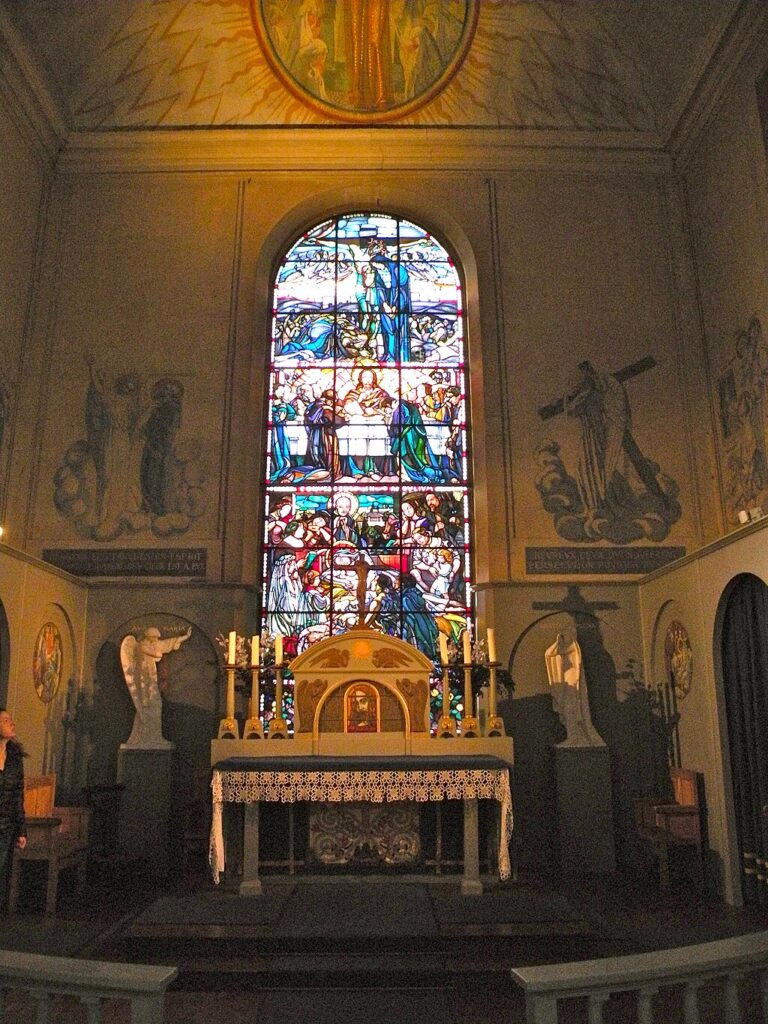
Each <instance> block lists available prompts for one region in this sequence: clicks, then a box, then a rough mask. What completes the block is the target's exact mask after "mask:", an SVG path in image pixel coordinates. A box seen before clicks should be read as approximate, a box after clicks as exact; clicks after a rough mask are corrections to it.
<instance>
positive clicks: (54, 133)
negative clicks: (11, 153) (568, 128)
mask: <svg viewBox="0 0 768 1024" xmlns="http://www.w3.org/2000/svg"><path fill="white" fill-rule="evenodd" d="M0 96H2V98H3V99H4V100H5V103H6V105H7V107H8V110H9V112H10V113H11V114H12V116H13V117H14V119H15V120H16V122H17V124H18V125H19V127H20V129H21V130H22V131H24V133H25V136H26V137H27V138H28V139H29V141H30V142H31V143H32V144H33V145H34V146H35V148H36V150H37V151H38V153H39V155H40V156H41V157H42V159H43V161H44V163H45V164H46V165H47V167H48V168H49V169H50V168H52V167H53V166H54V165H55V163H56V160H57V157H58V155H59V152H60V151H61V149H62V146H63V145H64V141H65V139H66V137H67V125H66V118H65V117H64V113H63V111H62V109H61V107H60V105H59V103H58V102H57V100H56V99H55V98H54V96H53V94H52V93H51V91H50V89H49V88H48V86H47V84H46V82H45V79H44V77H43V75H42V74H41V73H40V71H39V69H38V67H37V66H36V64H35V62H34V61H33V60H32V58H31V57H30V55H29V51H28V50H27V47H26V46H25V44H24V43H23V41H22V40H21V37H20V36H19V33H18V32H17V30H16V28H15V26H14V25H13V23H12V22H11V19H10V18H9V17H8V14H7V13H6V11H5V10H3V7H2V5H0Z"/></svg>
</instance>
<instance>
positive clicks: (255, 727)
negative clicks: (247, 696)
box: [243, 665, 264, 740]
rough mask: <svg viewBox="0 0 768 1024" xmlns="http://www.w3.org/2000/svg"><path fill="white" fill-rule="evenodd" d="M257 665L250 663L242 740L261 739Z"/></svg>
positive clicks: (262, 730) (262, 734)
mask: <svg viewBox="0 0 768 1024" xmlns="http://www.w3.org/2000/svg"><path fill="white" fill-rule="evenodd" d="M259 672H260V669H259V666H258V665H251V700H250V710H249V714H248V721H247V722H246V723H245V724H244V725H243V739H244V740H263V739H264V726H263V725H262V724H261V718H260V717H259Z"/></svg>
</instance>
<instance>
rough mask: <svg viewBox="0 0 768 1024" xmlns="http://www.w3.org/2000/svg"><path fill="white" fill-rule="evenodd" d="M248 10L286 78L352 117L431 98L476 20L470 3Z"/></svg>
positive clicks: (268, 3)
mask: <svg viewBox="0 0 768 1024" xmlns="http://www.w3.org/2000/svg"><path fill="white" fill-rule="evenodd" d="M251 9H252V13H253V23H254V27H255V28H256V32H257V35H258V37H259V39H260V41H261V43H262V46H263V48H264V52H265V54H266V56H267V58H268V59H269V60H270V62H271V63H272V65H273V67H274V69H275V71H276V72H277V73H278V75H279V76H280V77H281V78H283V80H284V81H285V83H286V84H287V85H289V86H293V87H294V91H298V92H299V94H300V95H304V96H306V97H307V99H308V100H310V101H312V103H313V105H317V106H320V107H321V108H322V109H323V110H324V111H326V112H329V113H332V114H335V115H337V116H341V117H345V116H346V115H350V117H349V119H352V120H358V119H361V118H363V117H364V119H366V120H377V119H382V118H386V117H387V116H388V115H389V116H391V113H390V112H393V111H397V110H398V109H402V108H404V107H405V108H411V107H414V106H415V105H418V103H419V102H424V100H425V99H427V98H429V96H430V95H433V94H434V93H435V92H436V91H437V90H438V89H439V88H440V87H441V86H442V85H443V84H445V82H447V80H448V79H449V77H450V75H451V73H452V72H453V71H454V70H455V69H456V68H457V67H458V65H459V63H460V62H461V60H462V59H463V57H464V55H465V54H466V52H467V50H468V48H469V44H470V42H471V39H472V34H473V31H474V27H475V23H476V20H477V8H476V5H474V4H470V3H469V0H337V2H335V3H334V2H332V0H253V2H252V5H251Z"/></svg>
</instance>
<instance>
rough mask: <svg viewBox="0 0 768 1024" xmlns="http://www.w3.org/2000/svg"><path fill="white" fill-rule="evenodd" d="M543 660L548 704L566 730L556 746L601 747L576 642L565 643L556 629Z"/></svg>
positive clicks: (602, 745)
mask: <svg viewBox="0 0 768 1024" xmlns="http://www.w3.org/2000/svg"><path fill="white" fill-rule="evenodd" d="M544 660H545V661H546V663H547V675H548V677H549V685H550V689H551V692H552V707H553V708H554V710H555V712H556V713H557V715H558V716H559V718H560V721H561V722H562V724H563V725H564V726H565V731H566V734H567V735H566V737H565V739H564V740H563V742H562V743H560V744H558V746H561V747H604V746H605V743H604V742H603V740H602V738H601V737H600V734H599V733H598V732H597V730H596V729H595V727H594V725H593V724H592V716H591V715H590V712H589V696H588V694H587V682H586V679H585V677H584V666H583V665H582V661H581V648H580V647H579V645H578V643H577V642H576V641H575V640H574V641H572V642H571V643H570V644H569V643H567V642H566V639H565V637H564V636H563V634H562V633H558V634H557V639H556V640H555V642H554V643H553V644H552V646H551V647H548V648H547V650H546V651H545V652H544Z"/></svg>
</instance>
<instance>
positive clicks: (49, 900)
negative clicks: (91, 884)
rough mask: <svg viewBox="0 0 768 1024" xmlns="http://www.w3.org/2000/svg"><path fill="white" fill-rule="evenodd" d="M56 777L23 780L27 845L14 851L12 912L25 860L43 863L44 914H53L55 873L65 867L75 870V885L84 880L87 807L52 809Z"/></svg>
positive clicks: (55, 885)
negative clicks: (44, 874)
mask: <svg viewBox="0 0 768 1024" xmlns="http://www.w3.org/2000/svg"><path fill="white" fill-rule="evenodd" d="M55 794H56V776H55V774H53V773H51V774H49V775H30V776H29V777H27V778H25V779H24V813H25V815H26V818H27V845H26V847H25V848H24V849H23V850H18V849H17V850H15V851H14V858H13V869H12V870H11V885H10V892H9V897H8V909H9V912H10V913H12V914H13V913H15V911H16V905H17V903H18V899H19V887H20V884H21V864H22V861H25V860H36V861H46V862H47V864H48V877H47V885H46V894H45V913H46V914H54V913H55V912H56V894H57V892H58V886H59V872H60V871H63V870H64V869H65V868H69V867H74V868H76V869H77V884H78V886H81V885H82V883H83V882H84V880H85V868H86V864H87V860H88V824H89V817H90V811H89V809H88V808H87V807H56V806H55Z"/></svg>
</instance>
